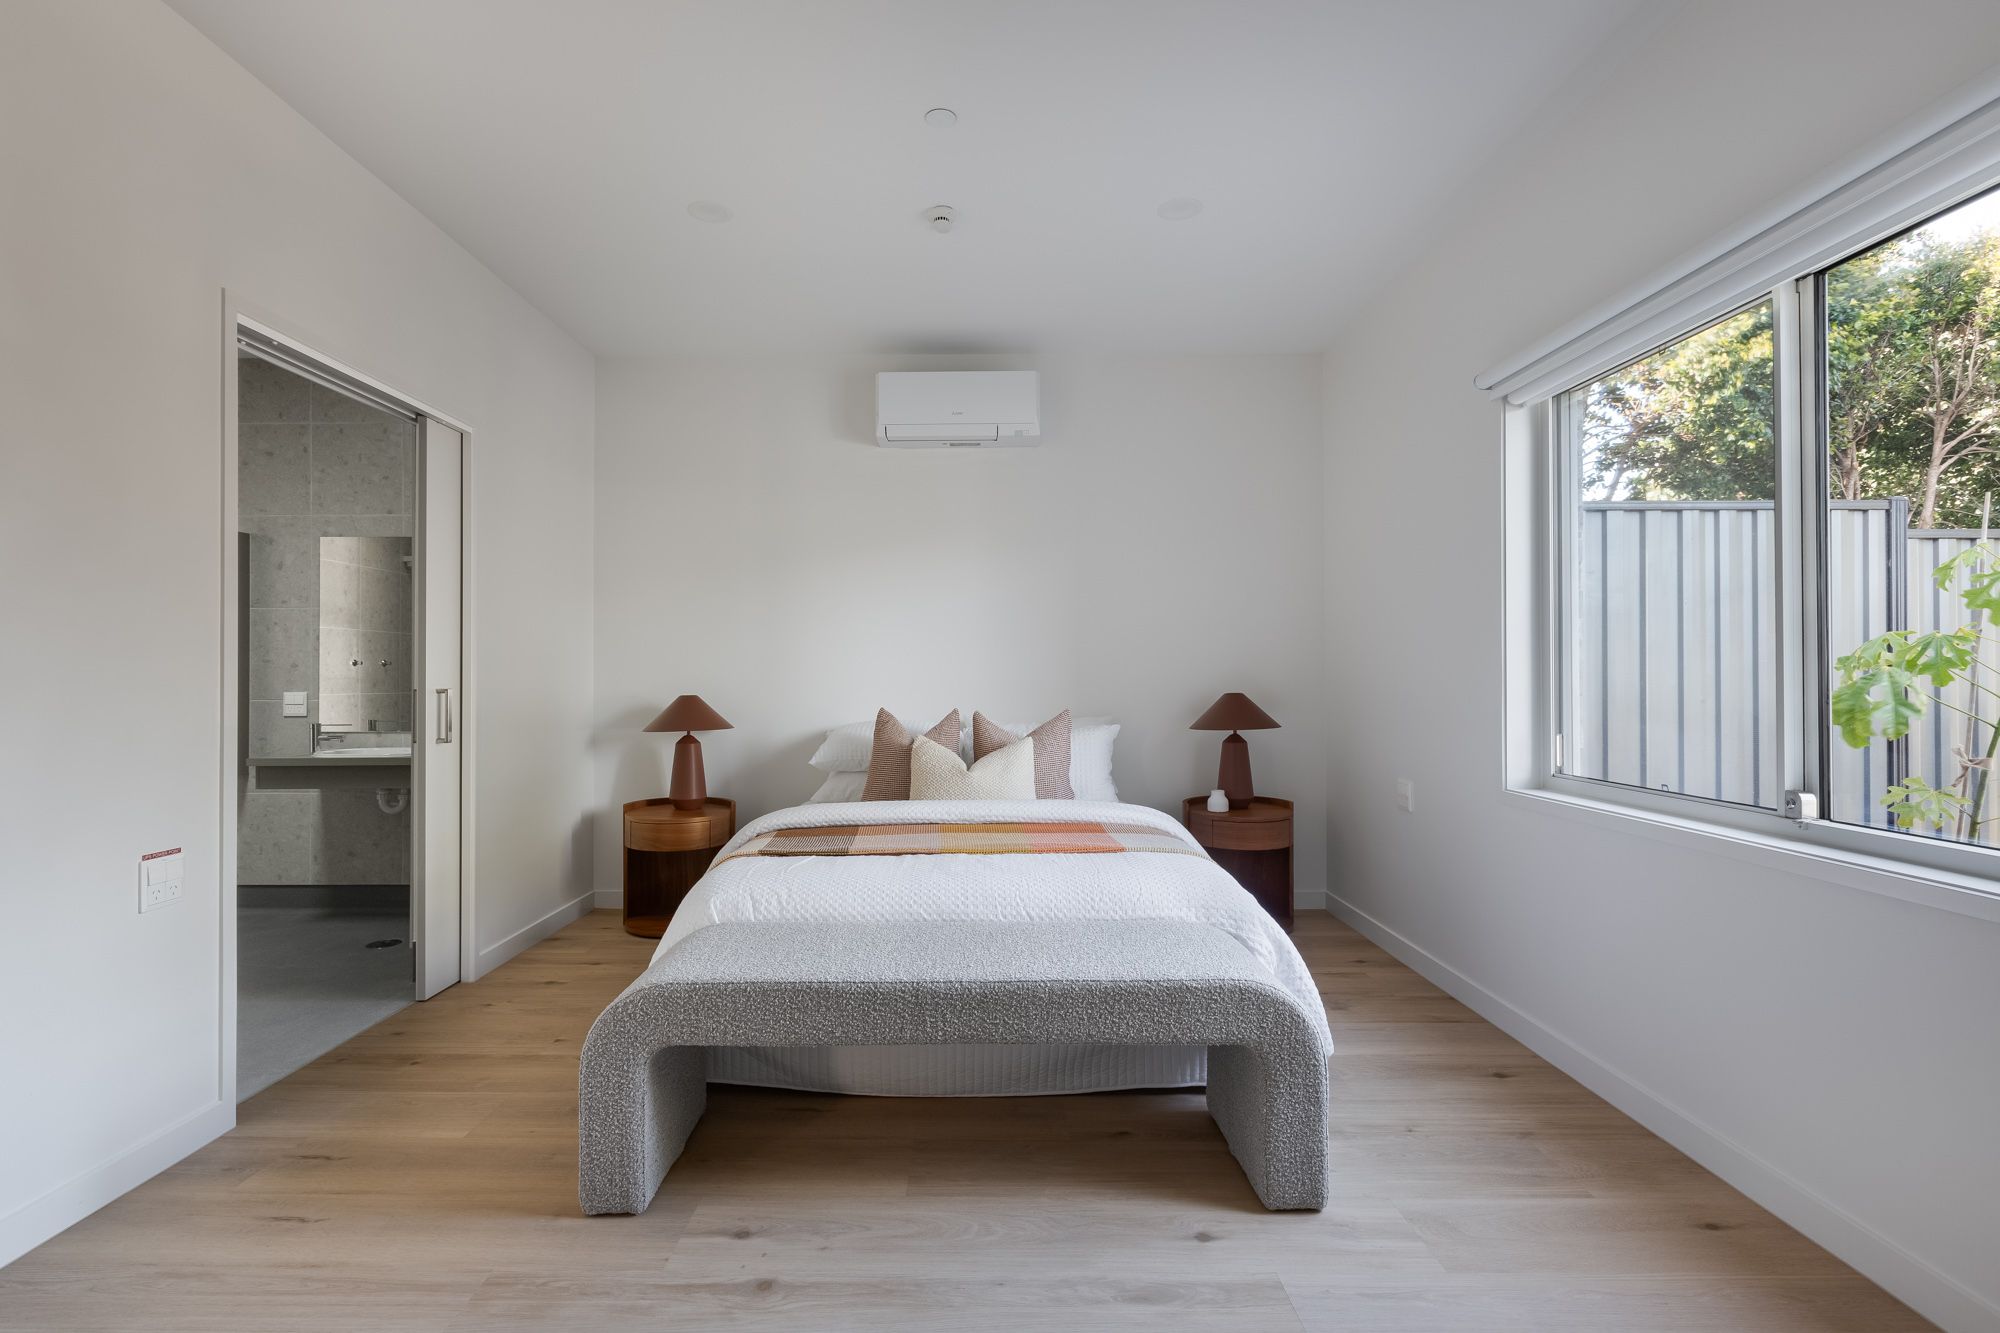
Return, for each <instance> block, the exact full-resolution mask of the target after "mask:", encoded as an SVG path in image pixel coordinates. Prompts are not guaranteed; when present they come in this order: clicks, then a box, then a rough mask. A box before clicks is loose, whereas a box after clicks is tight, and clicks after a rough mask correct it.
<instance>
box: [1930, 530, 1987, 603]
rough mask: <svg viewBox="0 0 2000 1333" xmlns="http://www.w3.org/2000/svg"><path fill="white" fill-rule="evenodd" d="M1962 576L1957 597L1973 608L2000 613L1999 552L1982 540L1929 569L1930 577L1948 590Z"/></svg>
mask: <svg viewBox="0 0 2000 1333" xmlns="http://www.w3.org/2000/svg"><path fill="white" fill-rule="evenodd" d="M1960 578H1963V579H1964V580H1965V587H1964V588H1963V589H1961V590H1960V591H1959V594H1958V596H1959V600H1960V601H1962V602H1964V603H1965V605H1966V606H1967V607H1968V608H1969V609H1971V610H1974V611H1984V612H1986V614H1988V615H2000V552H1996V551H1995V550H1994V549H1993V548H1992V547H1991V546H1989V545H1988V544H1987V543H1985V542H1980V543H1979V544H1978V545H1976V546H1968V547H1966V548H1965V549H1964V550H1963V551H1960V552H1959V553H1958V554H1957V555H1955V556H1953V557H1952V558H1951V559H1949V560H1946V561H1945V562H1944V563H1943V564H1940V565H1939V566H1938V567H1937V568H1936V569H1935V570H1933V571H1932V572H1931V581H1932V582H1933V583H1935V584H1936V585H1937V587H1938V588H1939V589H1940V590H1941V591H1945V592H1949V591H1950V590H1951V585H1952V584H1953V583H1955V582H1956V581H1957V580H1958V579H1960Z"/></svg>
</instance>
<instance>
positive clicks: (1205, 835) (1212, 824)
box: [1188, 810, 1292, 852]
mask: <svg viewBox="0 0 2000 1333" xmlns="http://www.w3.org/2000/svg"><path fill="white" fill-rule="evenodd" d="M1188 831H1189V832H1191V833H1193V834H1194V840H1195V841H1196V842H1198V843H1200V844H1201V845H1202V846H1204V847H1207V848H1209V849H1210V850H1211V851H1213V850H1214V849H1216V848H1218V847H1220V848H1224V849H1226V850H1229V851H1233V852H1275V851H1281V850H1283V849H1284V848H1286V847H1289V846H1291V845H1292V817H1291V815H1290V814H1289V813H1287V814H1286V815H1285V817H1284V818H1282V819H1232V818H1231V817H1230V816H1228V815H1212V814H1210V813H1209V812H1208V811H1206V810H1197V811H1195V812H1193V813H1192V814H1190V815H1189V816H1188Z"/></svg>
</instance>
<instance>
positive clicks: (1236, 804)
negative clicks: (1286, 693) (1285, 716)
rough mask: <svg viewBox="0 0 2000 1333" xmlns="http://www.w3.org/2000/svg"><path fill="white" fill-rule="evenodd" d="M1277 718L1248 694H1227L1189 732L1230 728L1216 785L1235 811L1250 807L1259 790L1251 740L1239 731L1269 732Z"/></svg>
mask: <svg viewBox="0 0 2000 1333" xmlns="http://www.w3.org/2000/svg"><path fill="white" fill-rule="evenodd" d="M1277 725H1278V722H1277V719H1276V718H1274V717H1272V716H1271V715H1270V714H1269V713H1267V712H1265V711H1264V710H1263V709H1261V708H1259V707H1258V706H1257V705H1256V704H1254V703H1251V702H1250V696H1249V695H1247V694H1235V693H1230V694H1225V695H1223V696H1222V697H1221V698H1220V699H1217V700H1216V701H1215V702H1214V703H1212V704H1210V705H1209V706H1208V711H1207V712H1206V713H1203V714H1202V715H1201V716H1200V717H1198V718H1196V719H1195V720H1194V725H1193V726H1191V727H1189V728H1188V730H1189V731H1226V732H1228V733H1229V734H1228V735H1227V736H1225V737H1223V738H1222V763H1221V764H1220V766H1219V767H1218V768H1217V769H1216V773H1215V785H1216V786H1218V787H1220V788H1222V794H1223V795H1224V796H1227V797H1228V798H1229V808H1230V809H1231V810H1247V809H1249V808H1250V800H1251V797H1252V796H1254V795H1255V794H1256V793H1255V791H1254V790H1253V789H1252V787H1251V785H1250V742H1248V741H1246V740H1244V739H1243V738H1242V737H1241V736H1239V735H1238V734H1237V733H1238V732H1242V731H1269V730H1271V729H1272V728H1274V727H1276V726H1277Z"/></svg>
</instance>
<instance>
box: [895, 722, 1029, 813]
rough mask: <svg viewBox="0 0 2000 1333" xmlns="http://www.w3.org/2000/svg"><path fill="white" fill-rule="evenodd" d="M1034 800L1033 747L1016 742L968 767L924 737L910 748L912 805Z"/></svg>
mask: <svg viewBox="0 0 2000 1333" xmlns="http://www.w3.org/2000/svg"><path fill="white" fill-rule="evenodd" d="M1034 798H1035V747H1034V746H1033V745H1031V744H1029V743H1028V742H1027V741H1016V742H1015V743H1014V744H1012V745H1008V746H1004V747H1002V748H1001V749H998V750H995V751H994V752H993V753H992V754H989V755H987V756H986V757H985V758H984V759H977V760H974V761H973V763H972V764H971V766H970V767H968V766H967V765H966V762H965V761H964V760H963V759H961V758H959V757H958V751H957V750H956V749H950V750H947V749H945V747H944V746H942V745H939V744H938V743H937V742H936V741H933V740H932V739H931V738H930V737H928V736H919V737H917V739H916V743H915V744H913V745H912V746H911V747H910V799H911V800H913V801H1032V800H1033V799H1034Z"/></svg>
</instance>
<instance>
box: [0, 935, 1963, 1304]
mask: <svg viewBox="0 0 2000 1333" xmlns="http://www.w3.org/2000/svg"><path fill="white" fill-rule="evenodd" d="M1297 938H1298V942H1299V946H1300V948H1301V949H1302V950H1303V951H1304V953H1305V956H1306V959H1307V960H1308V961H1309V962H1310V963H1311V964H1312V969H1313V974H1314V975H1315V976H1316V977H1317V978H1318V980H1319V984H1320V988H1321V991H1322V992H1323V994H1324V995H1325V996H1326V1001H1327V1009H1328V1011H1329V1015H1330V1017H1331V1020H1332V1024H1333V1031H1334V1038H1335V1040H1336V1042H1337V1043H1338V1044H1339V1047H1340V1050H1339V1053H1338V1054H1337V1055H1336V1056H1335V1057H1334V1063H1333V1068H1334V1121H1333V1123H1334V1128H1333V1155H1334V1164H1335V1173H1336V1175H1335V1189H1334V1203H1333V1206H1332V1207H1330V1208H1328V1209H1327V1210H1326V1211H1325V1212H1324V1213H1320V1214H1311V1213H1287V1214H1273V1213H1266V1212H1265V1211H1263V1209H1261V1208H1260V1207H1259V1206H1258V1205H1257V1201H1256V1199H1255V1198H1254V1197H1253V1196H1252V1195H1251V1193H1250V1189H1249V1186H1248V1185H1246V1184H1245V1183H1244V1180H1243V1176H1242V1173H1241V1172H1240V1171H1238V1170H1237V1167H1236V1164H1235V1162H1234V1161H1233V1160H1232V1159H1231V1157H1230V1156H1229V1153H1228V1151H1227V1149H1225V1148H1224V1146H1223V1143H1222V1140H1221V1138H1220V1137H1219V1136H1218V1134H1217V1132H1216V1130H1215V1128H1214V1126H1213V1125H1212V1124H1211V1123H1210V1122H1209V1120H1208V1118H1207V1115H1206V1114H1205V1112H1204V1111H1203V1109H1202V1102H1201V1098H1200V1096H1199V1095H1198V1094H1195V1095H1190V1094H1182V1093H1176V1094H1157V1093H1114V1094H1105V1095H1099V1096H1091V1097H1050V1098H1024V1099H1017V1100H1010V1101H992V1100H961V1101H916V1100H884V1099H876V1098H842V1097H825V1096H810V1095H804V1094H794V1093H780V1092H763V1091H752V1090H747V1089H730V1088H719V1089H717V1090H716V1091H715V1093H714V1095H713V1096H712V1097H711V1100H710V1106H709V1111H708V1116H707V1119H706V1120H705V1121H704V1122H703V1124H702V1126H701V1128H700V1129H699V1130H698V1131H697V1132H696V1134H695V1136H694V1138H693V1140H692V1141H691V1143H690V1144H689V1146H688V1150H687V1153H686V1155H685V1156H684V1157H683V1158H682V1159H681V1161H680V1163H679V1164H678V1165H676V1166H675V1167H674V1170H673V1173H672V1174H671V1175H670V1176H669V1177H668V1179H667V1183H666V1185H665V1186H664V1188H663V1189H662V1191H661V1194H660V1197H659V1200H658V1201H657V1202H656V1203H655V1204H654V1206H653V1208H652V1210H651V1211H650V1212H648V1213H647V1214H645V1215H644V1216H642V1217H634V1218H611V1217H605V1218H584V1217H582V1216H580V1215H578V1213H577V1209H576V1162H575V1154H576V1063H577V1050H578V1045H579V1043H580V1042H581V1040H582V1038H583V1035H584V1032H585V1030H586V1029H587V1027H588V1026H589V1024H590V1020H591V1019H592V1018H593V1017H594V1016H595V1015H596V1014H597V1012H598V1011H599V1010H600V1009H601V1008H603V1006H604V1005H605V1004H606V1003H607V1002H608V1001H609V1000H610V999H611V997H612V996H614V995H616V994H617V993H618V991H619V990H620V988H621V987H623V985H624V984H625V983H626V982H627V981H628V980H630V979H631V977H632V976H633V975H634V974H635V973H636V972H637V970H638V969H639V968H640V967H641V966H642V965H643V963H644V961H645V959H646V957H647V953H648V945H647V944H646V942H643V941H640V940H636V939H632V938H630V937H628V936H626V935H624V934H623V933H622V932H621V931H620V930H619V928H618V923H617V918H616V917H615V916H614V915H612V914H610V913H608V912H599V913H596V914H595V915H593V916H591V917H589V918H586V919H585V920H583V921H580V922H578V923H577V924H576V925H574V926H572V927H570V928H569V929H567V930H565V931H564V932H563V933H562V934H560V935H558V936H557V937H555V938H554V939H552V940H550V941H548V942H547V943H544V944H542V945H540V946H538V947H537V948H535V949H533V950H531V951H529V952H528V953H527V954H525V955H523V956H522V957H521V958H519V959H517V960H515V961H514V962H512V963H510V964H508V965H507V966H505V967H503V968H501V969H500V970H499V971H498V972H496V973H494V974H493V975H492V976H491V977H489V978H488V979H486V980H485V981H482V982H480V983H478V984H477V985H471V986H459V987H457V988H455V989H453V990H451V991H449V992H447V993H446V994H444V995H443V996H440V997H439V998H438V999H436V1000H433V1001H431V1002H430V1003H428V1004H422V1005H417V1006H415V1007H413V1008H410V1009H408V1010H405V1011H404V1012H403V1013H401V1014H399V1015H397V1016H396V1017H394V1018H392V1019H390V1020H388V1021H387V1022H385V1023H383V1024H382V1025H381V1026H379V1027H377V1028H375V1029H374V1030H372V1031H370V1032H368V1033H365V1034H364V1035H362V1036H360V1037H358V1038H356V1039H355V1040H353V1041H351V1042H349V1043H348V1044H347V1045H345V1046H343V1047H341V1048H340V1049H339V1050H337V1051H335V1052H333V1053H332V1054H330V1055H328V1056H326V1057H324V1058H323V1059H321V1060H319V1061H318V1062H317V1063H315V1064H313V1065H311V1066H310V1067H308V1068H307V1069H305V1070H303V1071H301V1072H300V1073H298V1074H296V1075H294V1076H292V1077H291V1078H289V1079H286V1080H285V1081H283V1082H281V1083H279V1084H277V1085H276V1086H274V1087H273V1088H271V1089H270V1090H269V1091H267V1092H265V1093H263V1094H262V1095H261V1096H259V1097H257V1098H255V1099H254V1100H252V1101H250V1102H248V1103H246V1104H245V1105H244V1106H243V1108H242V1113H241V1125H240V1127H239V1128H238V1129H237V1130H236V1131H235V1132H233V1133H231V1134H230V1135H228V1136H227V1137H226V1138H224V1139H222V1140H220V1141H219V1142H217V1143H215V1144H213V1145H211V1146H210V1147H208V1148H207V1149H204V1150H203V1151H202V1152H200V1153H197V1154H196V1155H194V1156H193V1157H191V1158H189V1159H188V1160H187V1161H186V1162H184V1163H182V1164H181V1165H180V1166H177V1167H175V1168H174V1169H173V1170H171V1171H168V1172H167V1173H165V1174H164V1175H162V1176H160V1177H158V1178H157V1179H155V1180H153V1181H151V1182H149V1183H148V1184H146V1185H144V1186H142V1187H140V1188H139V1189H137V1190H135V1191H133V1192H132V1193H131V1194H129V1195H127V1196H126V1197H124V1198H123V1199H121V1200H119V1201H118V1202H116V1203H114V1204H112V1205H111V1206H110V1207H108V1208H105V1209H104V1210H103V1211H102V1212H99V1213H98V1214H96V1215H95V1216H94V1217H91V1218H89V1219H88V1220H86V1221H84V1222H82V1223H80V1224H79V1225H77V1226H76V1227H75V1228H73V1229H72V1230H70V1231H69V1232H67V1233H66V1234H64V1235H62V1236H60V1237H58V1238H57V1239H55V1240H53V1241H51V1242H49V1243H48V1244H47V1245H44V1246H43V1247H42V1248H41V1249H39V1250H37V1251H35V1252H34V1253H32V1254H30V1255H28V1256H26V1257H25V1258H23V1259H21V1260H20V1261H19V1262H18V1263H16V1264H14V1265H13V1266H12V1267H10V1268H7V1269H5V1270H0V1328H4V1329H7V1330H28V1329H32V1330H36V1331H37V1333H42V1331H43V1330H50V1331H53V1330H76V1329H103V1330H121V1331H122V1330H146V1331H148V1333H152V1331H154V1330H200V1331H201V1333H224V1331H226V1330H259V1331H262V1330H270V1329H284V1330H313V1329H324V1330H343V1331H345V1330H359V1331H372V1330H385V1329H423V1330H432V1329H451V1330H467V1331H470V1330H482V1331H484V1330H511V1329H556V1328H576V1329H580V1330H586V1333H611V1331H612V1330H623V1329H674V1330H688V1329H709V1328H728V1329H731V1330H757V1329H764V1328H789V1329H811V1330H821V1329H845V1328H854V1329H899V1330H900V1329H909V1330H918V1329H922V1330H935V1329H1010V1330H1011V1329H1048V1330H1058V1329H1060V1330H1070V1329H1098V1328H1104V1329H1154V1328H1174V1329H1207V1328H1215V1329H1225V1330H1229V1333H1245V1331H1247V1330H1256V1329H1310V1330H1324V1331H1326V1333H1333V1331H1334V1330H1339V1333H1377V1331H1380V1333H1388V1331H1390V1330H1394V1333H1414V1331H1416V1330H1422V1331H1423V1333H1442V1331H1443V1330H1478V1331H1479V1333H1508V1331H1511V1330H1519V1331H1520V1333H1529V1331H1530V1330H1532V1331H1533V1333H1562V1331H1565V1330H1574V1331H1579V1333H1580V1331H1582V1330H1591V1331H1592V1333H1598V1331H1600V1330H1617V1329H1644V1330H1657V1331H1659V1333H1669V1331H1671V1333H1689V1331H1690V1330H1716V1331H1717V1333H1722V1331H1724V1330H1726V1331H1727V1333H1742V1331H1744V1330H1807V1329H1811V1330H1851V1331H1853V1333H1860V1331H1862V1330H1866V1333H1892V1331H1893V1330H1898V1329H1910V1328H1924V1327H1927V1325H1925V1324H1924V1323H1923V1322H1922V1321H1921V1320H1919V1319H1917V1318H1916V1316H1914V1315H1913V1314H1911V1313H1910V1312H1909V1311H1908V1310H1906V1309H1905V1308H1904V1307H1902V1306H1901V1305H1898V1304H1897V1303H1896V1302H1895V1301H1893V1300H1891V1299H1890V1298H1889V1297H1887V1296H1886V1295H1884V1294H1883V1293H1882V1292H1880V1291H1878V1290H1877V1289H1876V1288H1874V1287H1872V1286H1870V1285H1869V1284H1868V1283H1867V1282H1865V1281H1863V1280H1862V1279H1861V1278H1860V1277H1858V1276H1856V1275H1855V1274H1854V1273H1853V1272H1852V1271H1851V1270H1849V1269H1848V1268H1846V1267H1844V1266H1843V1265H1841V1264H1840V1263H1839V1262H1837V1261H1836V1260H1834V1259H1833V1258H1832V1257H1830V1256H1829V1255H1827V1254H1826V1253H1825V1252H1824V1251H1822V1250H1820V1249H1818V1248H1816V1247H1815V1246H1813V1245H1812V1244H1811V1243H1809V1242H1808V1241H1806V1240H1805V1239H1804V1238H1803V1237H1801V1236H1799V1235H1798V1234H1797V1233H1795V1232H1793V1231H1792V1230H1791V1229H1789V1228H1788V1227H1786V1226H1785V1225H1783V1224H1782V1223H1780V1222H1779V1221H1777V1220H1776V1219H1775V1218H1773V1217H1772V1216H1771V1215H1770V1214H1768V1213H1766V1212H1764V1211H1763V1210H1762V1209H1759V1208H1757V1207H1756V1206H1754V1205H1753V1204H1751V1203H1750V1202H1749V1201H1748V1200H1746V1199H1744V1198H1743V1197H1742V1196H1741V1195H1739V1194H1737V1193H1736V1192H1735V1191H1733V1190H1731V1189H1729V1188H1728V1187H1727V1186H1725V1185H1723V1184H1722V1183H1721V1182H1720V1181H1718V1180H1716V1179H1715V1178H1714V1177H1712V1176H1710V1175H1708V1174H1707V1173H1705V1172H1704V1171H1702V1170H1701V1169H1700V1168H1698V1167H1696V1166H1695V1165H1694V1164H1693V1163H1692V1162H1690V1161H1688V1160H1687V1159H1686V1158H1685V1157H1682V1156H1681V1155H1680V1154H1679V1153H1677V1152H1675V1151H1674V1150H1673V1149H1672V1148H1669V1147H1667V1146H1666V1145H1665V1144H1664V1143H1662V1142H1660V1141H1659V1140H1658V1139H1655V1138H1654V1137H1652V1136H1651V1135H1649V1134H1647V1133H1646V1132H1645V1131H1644V1130H1642V1129H1640V1128H1639V1127H1638V1126H1637V1125H1635V1124H1633V1123H1632V1122H1631V1121H1630V1120H1627V1119H1626V1118H1625V1117H1624V1116H1622V1115H1620V1114H1619V1113H1618V1112H1616V1111H1614V1110H1612V1109H1611V1108H1610V1107H1609V1106H1608V1105H1606V1104H1605V1103H1604V1102H1602V1101H1599V1100H1598V1099H1597V1098H1596V1097H1594V1096H1592V1095H1591V1094H1590V1093H1588V1092H1586V1091H1584V1090H1583V1089H1582V1088H1580V1087H1579V1086H1577V1085H1576V1084H1575V1083H1573V1082H1571V1081H1570V1080H1569V1079H1568V1078H1566V1077H1564V1076H1563V1075H1562V1074H1560V1073H1557V1072H1556V1071H1555V1070H1554V1069H1553V1068H1551V1067H1550V1066H1548V1065H1547V1064H1544V1063H1543V1062H1542V1061H1540V1060H1538V1059H1537V1058H1535V1057H1534V1056H1533V1055H1531V1054H1530V1053H1529V1052H1528V1051H1527V1050H1526V1049H1525V1048H1524V1047H1522V1046H1521V1045H1519V1044H1518V1043H1516V1042H1514V1041H1512V1040H1510V1039H1509V1038H1507V1037H1506V1036H1504V1035H1503V1034H1501V1033H1500V1032H1499V1031H1497V1030H1496V1029H1494V1028H1493V1027H1491V1026H1490V1025H1488V1024H1487V1023H1485V1022H1483V1021H1482V1020H1480V1019H1479V1018H1477V1017H1475V1016H1474V1015H1473V1014H1472V1013H1471V1012H1470V1011H1468V1010H1466V1009H1465V1008H1463V1007H1462V1006H1460V1005H1458V1004H1457V1003H1455V1002H1454V1001H1452V1000H1451V999H1449V998H1448V997H1446V996H1445V995H1444V994H1443V993H1442V992H1440V991H1439V990H1437V989H1436V988H1435V987H1433V986H1431V985H1429V984H1428V983H1426V982H1425V981H1423V980H1422V979H1421V978H1419V977H1418V976H1417V975H1416V974H1414V973H1412V972H1411V971H1409V970H1408V969H1407V968H1405V967H1403V966H1402V965H1400V964H1398V963H1396V962H1395V961H1393V960H1392V959H1390V958H1389V956H1388V955H1386V954H1384V953H1383V952H1381V951H1380V950H1379V949H1377V948H1375V947H1374V946H1373V945H1371V944H1369V943H1367V942H1366V941H1364V940H1363V939H1362V938H1361V937H1360V936H1358V935H1356V934H1354V933H1353V932H1352V931H1350V930H1348V929H1347V928H1345V927H1344V926H1341V925H1340V924H1338V923H1337V922H1335V921H1334V920H1333V919H1332V918H1331V917H1328V916H1325V915H1322V914H1319V913H1307V914H1306V915H1305V918H1304V919H1303V920H1302V921H1301V923H1300V925H1299V928H1298V934H1297Z"/></svg>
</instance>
